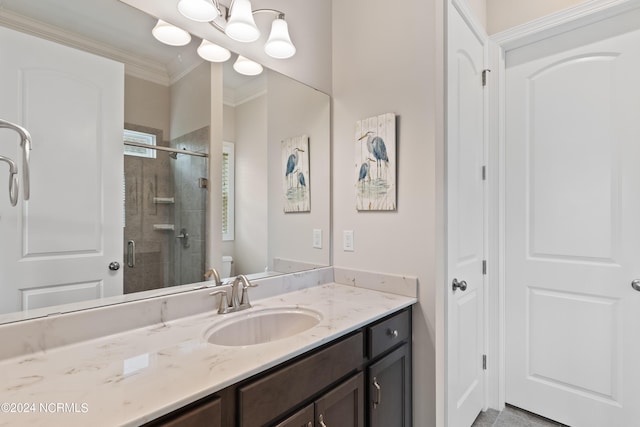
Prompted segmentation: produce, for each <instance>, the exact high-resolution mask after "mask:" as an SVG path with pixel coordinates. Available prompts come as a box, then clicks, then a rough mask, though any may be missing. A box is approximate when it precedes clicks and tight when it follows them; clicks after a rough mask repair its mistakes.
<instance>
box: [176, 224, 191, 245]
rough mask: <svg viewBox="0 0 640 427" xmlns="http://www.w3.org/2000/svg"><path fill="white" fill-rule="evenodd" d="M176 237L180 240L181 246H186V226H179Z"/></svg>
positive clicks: (187, 243)
mask: <svg viewBox="0 0 640 427" xmlns="http://www.w3.org/2000/svg"><path fill="white" fill-rule="evenodd" d="M176 239H180V240H182V247H183V248H185V249H186V248H188V247H189V246H190V245H189V233H187V229H186V228H181V229H180V234H178V235H177V236H176Z"/></svg>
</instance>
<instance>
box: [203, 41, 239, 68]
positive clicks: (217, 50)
mask: <svg viewBox="0 0 640 427" xmlns="http://www.w3.org/2000/svg"><path fill="white" fill-rule="evenodd" d="M198 55H200V58H202V59H205V60H207V61H209V62H225V61H226V60H227V59H229V58H231V52H229V49H225V48H224V47H222V46H218V45H217V44H215V43H211V42H210V41H209V40H204V39H203V40H202V43H200V46H199V47H198Z"/></svg>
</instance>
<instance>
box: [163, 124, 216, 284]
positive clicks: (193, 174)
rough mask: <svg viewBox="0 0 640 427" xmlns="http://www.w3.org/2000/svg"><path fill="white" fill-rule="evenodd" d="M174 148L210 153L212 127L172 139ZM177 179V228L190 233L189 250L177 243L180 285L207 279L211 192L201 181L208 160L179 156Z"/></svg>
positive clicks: (175, 170) (176, 265)
mask: <svg viewBox="0 0 640 427" xmlns="http://www.w3.org/2000/svg"><path fill="white" fill-rule="evenodd" d="M171 147H173V148H178V149H186V150H190V151H195V152H199V153H207V152H208V151H209V127H208V126H205V127H203V128H200V129H198V130H195V131H193V132H190V133H188V134H185V135H183V136H181V137H178V138H175V139H172V140H171ZM171 168H172V170H173V174H174V177H175V188H176V192H175V199H176V205H175V226H176V232H177V233H179V232H180V230H181V229H182V228H184V229H186V231H187V233H188V234H189V247H188V248H185V247H184V245H182V244H181V243H182V242H176V246H175V252H174V259H175V280H176V282H177V283H179V284H184V283H194V282H201V281H203V280H204V278H203V274H204V271H205V256H206V242H205V230H206V215H205V212H206V206H207V190H206V189H205V188H200V186H199V184H198V180H199V179H200V178H205V177H207V172H208V171H207V159H206V158H204V157H197V156H189V155H178V158H177V159H176V160H174V161H172V163H171Z"/></svg>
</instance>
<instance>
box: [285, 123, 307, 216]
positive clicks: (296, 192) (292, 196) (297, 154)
mask: <svg viewBox="0 0 640 427" xmlns="http://www.w3.org/2000/svg"><path fill="white" fill-rule="evenodd" d="M282 191H283V195H284V211H285V212H310V211H311V194H310V190H309V137H308V136H307V135H301V136H296V137H293V138H287V139H285V140H284V141H282Z"/></svg>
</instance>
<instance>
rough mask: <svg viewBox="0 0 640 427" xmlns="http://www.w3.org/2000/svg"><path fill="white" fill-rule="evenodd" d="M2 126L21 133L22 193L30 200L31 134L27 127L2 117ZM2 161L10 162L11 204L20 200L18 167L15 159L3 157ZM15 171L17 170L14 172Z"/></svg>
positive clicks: (0, 124) (0, 123) (0, 126)
mask: <svg viewBox="0 0 640 427" xmlns="http://www.w3.org/2000/svg"><path fill="white" fill-rule="evenodd" d="M0 128H5V129H11V130H14V131H15V132H17V133H18V135H20V148H22V186H23V189H22V193H23V197H24V200H29V197H30V195H31V185H30V182H29V181H30V179H29V178H30V176H29V152H30V151H31V134H30V133H29V131H27V130H26V129H25V128H23V127H22V126H20V125H17V124H15V123H11V122H9V121H6V120H2V119H0ZM1 160H2V161H5V162H7V163H9V168H10V175H9V197H10V199H11V205H12V206H15V205H16V203H17V202H18V175H17V174H18V169H17V167H16V164H15V162H14V161H13V160H11V159H9V158H7V157H2V159H1ZM14 171H15V172H14Z"/></svg>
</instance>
